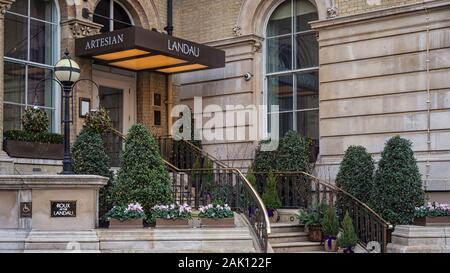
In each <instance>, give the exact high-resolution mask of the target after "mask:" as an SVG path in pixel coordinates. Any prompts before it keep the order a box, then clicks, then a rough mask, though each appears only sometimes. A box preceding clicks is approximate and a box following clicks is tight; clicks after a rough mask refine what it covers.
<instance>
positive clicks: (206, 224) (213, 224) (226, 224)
mask: <svg viewBox="0 0 450 273" xmlns="http://www.w3.org/2000/svg"><path fill="white" fill-rule="evenodd" d="M201 222H202V227H203V228H232V227H234V226H235V225H234V217H233V218H223V219H213V218H201Z"/></svg>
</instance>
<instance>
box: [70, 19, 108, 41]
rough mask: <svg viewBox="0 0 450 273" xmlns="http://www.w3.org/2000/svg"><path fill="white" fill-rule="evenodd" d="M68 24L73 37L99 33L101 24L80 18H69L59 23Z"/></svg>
mask: <svg viewBox="0 0 450 273" xmlns="http://www.w3.org/2000/svg"><path fill="white" fill-rule="evenodd" d="M61 25H68V26H69V28H70V30H71V31H72V35H73V37H74V38H83V37H87V36H92V35H96V34H99V33H100V29H101V28H102V25H100V24H97V23H93V22H91V21H85V20H80V19H71V20H67V21H64V22H62V23H61Z"/></svg>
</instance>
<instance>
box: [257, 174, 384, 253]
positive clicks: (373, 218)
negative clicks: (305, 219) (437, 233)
mask: <svg viewBox="0 0 450 273" xmlns="http://www.w3.org/2000/svg"><path fill="white" fill-rule="evenodd" d="M274 175H275V177H276V179H277V189H278V195H279V197H280V199H281V202H282V207H283V208H309V207H310V206H312V205H314V204H317V203H326V204H328V205H333V206H336V208H337V211H338V215H339V217H340V219H342V218H343V216H344V215H345V213H346V212H348V213H349V215H350V217H351V218H352V220H353V224H354V226H355V231H356V233H357V235H358V238H359V240H360V243H361V244H363V245H365V246H367V245H368V243H370V242H377V243H378V244H379V245H380V248H381V251H382V252H385V251H386V246H387V244H388V243H389V241H390V232H391V230H392V226H391V225H390V224H389V223H388V222H387V221H385V220H384V219H383V218H381V217H380V216H379V215H378V214H377V213H376V212H374V211H373V210H372V209H371V208H370V207H369V206H367V205H366V204H364V203H363V202H361V201H360V200H358V199H357V198H356V197H354V196H353V195H351V194H350V193H348V192H346V191H344V190H342V189H340V188H338V187H336V186H335V185H332V184H330V183H328V182H325V181H322V180H320V179H319V178H317V177H314V176H312V175H310V174H307V173H303V172H282V173H274ZM255 176H256V178H257V179H256V180H257V185H256V186H257V191H258V192H259V193H260V194H262V192H264V188H265V184H266V180H267V176H268V173H255Z"/></svg>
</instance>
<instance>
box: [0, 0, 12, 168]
mask: <svg viewBox="0 0 450 273" xmlns="http://www.w3.org/2000/svg"><path fill="white" fill-rule="evenodd" d="M14 2H15V0H0V78H1V79H2V80H0V175H5V174H14V163H13V161H12V159H11V158H9V157H8V155H7V154H6V153H5V152H4V151H3V95H4V90H3V89H4V80H3V69H4V61H3V57H4V51H5V48H4V41H5V13H6V11H7V10H8V9H10V8H11V5H12V4H13V3H14Z"/></svg>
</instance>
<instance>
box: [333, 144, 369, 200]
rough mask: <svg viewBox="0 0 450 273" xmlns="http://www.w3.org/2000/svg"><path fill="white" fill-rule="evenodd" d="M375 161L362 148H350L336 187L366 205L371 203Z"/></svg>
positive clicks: (342, 163) (343, 161)
mask: <svg viewBox="0 0 450 273" xmlns="http://www.w3.org/2000/svg"><path fill="white" fill-rule="evenodd" d="M374 171H375V161H374V160H373V158H372V155H371V154H370V153H368V152H367V150H366V148H364V147H362V146H350V147H349V148H348V149H347V151H346V152H345V155H344V159H343V160H342V162H341V166H340V168H339V172H338V174H337V176H336V185H337V186H338V187H340V188H341V189H343V190H345V191H346V192H348V193H350V194H352V195H353V196H355V197H356V198H358V199H359V200H361V201H362V202H364V203H367V202H369V199H370V194H371V193H372V189H373V175H374Z"/></svg>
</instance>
